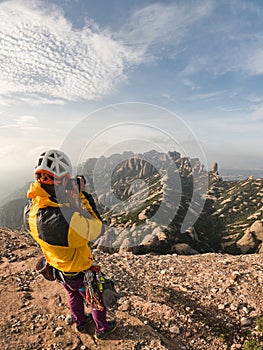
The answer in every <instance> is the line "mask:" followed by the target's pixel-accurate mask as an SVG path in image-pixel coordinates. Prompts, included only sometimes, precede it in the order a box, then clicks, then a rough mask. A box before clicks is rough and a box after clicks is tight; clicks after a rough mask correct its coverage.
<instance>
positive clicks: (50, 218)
mask: <svg viewBox="0 0 263 350" xmlns="http://www.w3.org/2000/svg"><path fill="white" fill-rule="evenodd" d="M27 197H28V198H30V200H29V201H28V203H27V205H26V207H25V211H24V223H25V226H26V229H27V230H28V232H29V233H30V234H31V235H32V237H33V238H34V240H35V241H36V242H37V243H38V244H39V245H40V247H41V249H42V251H43V254H44V256H45V258H46V260H47V262H48V263H49V264H50V265H51V266H53V267H55V268H56V269H58V270H61V271H63V272H80V271H83V270H86V269H88V268H89V267H90V266H91V264H92V261H93V257H92V254H91V251H90V248H89V246H88V242H89V241H92V240H94V239H95V238H97V237H98V236H99V235H100V233H101V230H102V222H101V219H100V217H99V215H98V214H97V212H96V210H95V209H94V207H92V203H90V202H92V200H91V199H92V197H91V199H90V200H89V198H90V195H88V194H87V193H86V192H81V193H80V199H81V203H82V207H83V208H85V211H83V210H81V209H79V210H78V209H76V208H75V209H74V208H72V206H71V205H70V204H69V203H63V204H61V203H60V204H59V203H57V201H56V198H54V197H52V196H51V195H50V194H49V193H48V192H46V191H45V190H44V189H43V188H42V187H41V185H40V184H39V183H38V182H37V181H36V182H34V183H33V184H31V186H30V188H29V190H28V192H27Z"/></svg>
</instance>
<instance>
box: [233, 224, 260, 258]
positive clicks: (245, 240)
mask: <svg viewBox="0 0 263 350" xmlns="http://www.w3.org/2000/svg"><path fill="white" fill-rule="evenodd" d="M262 242H263V225H262V222H261V221H260V220H256V221H255V222H254V223H253V224H252V225H251V226H250V228H248V229H247V230H246V231H245V234H244V235H243V237H242V238H241V239H240V240H239V241H237V247H238V248H239V249H240V250H241V253H242V254H246V253H250V252H251V253H254V252H256V251H258V252H261V251H262V248H261V247H262ZM260 245H261V247H260Z"/></svg>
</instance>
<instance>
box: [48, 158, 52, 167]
mask: <svg viewBox="0 0 263 350" xmlns="http://www.w3.org/2000/svg"><path fill="white" fill-rule="evenodd" d="M52 163H53V161H52V160H50V159H48V160H47V166H48V167H49V168H51V166H52Z"/></svg>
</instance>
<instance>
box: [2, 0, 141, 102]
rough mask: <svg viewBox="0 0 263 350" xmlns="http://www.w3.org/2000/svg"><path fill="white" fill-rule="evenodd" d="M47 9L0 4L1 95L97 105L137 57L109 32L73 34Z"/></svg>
mask: <svg viewBox="0 0 263 350" xmlns="http://www.w3.org/2000/svg"><path fill="white" fill-rule="evenodd" d="M45 6H46V3H45V2H41V1H19V0H11V1H6V2H3V3H1V4H0V41H1V46H0V67H1V68H0V78H1V83H0V95H6V94H17V93H18V94H20V95H21V94H22V95H24V94H32V93H33V94H35V95H36V96H38V95H39V96H40V97H42V98H43V96H44V98H46V97H48V98H51V99H55V100H57V99H62V100H78V99H87V100H95V99H97V98H99V97H100V96H103V95H105V94H108V93H110V91H111V90H112V89H113V88H114V87H115V85H116V83H117V82H118V81H121V80H122V79H123V78H124V77H125V69H126V66H127V65H129V64H133V62H135V61H136V53H135V52H134V51H132V50H130V49H129V48H128V47H126V46H125V45H122V44H121V43H120V42H118V41H116V40H114V39H113V38H112V37H111V34H110V33H108V32H107V33H106V32H102V31H101V32H99V30H96V29H94V28H91V27H88V26H86V27H84V28H82V29H81V30H75V29H74V28H73V27H72V25H71V23H70V22H68V21H67V20H66V19H65V18H64V17H63V14H62V13H61V11H60V10H59V9H58V8H55V7H49V8H47V7H45ZM49 6H50V5H49Z"/></svg>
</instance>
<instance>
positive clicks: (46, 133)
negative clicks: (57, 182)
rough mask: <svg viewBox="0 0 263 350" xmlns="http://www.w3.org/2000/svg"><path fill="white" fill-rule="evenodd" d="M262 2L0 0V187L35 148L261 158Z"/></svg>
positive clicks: (234, 160) (15, 179)
mask: <svg viewBox="0 0 263 350" xmlns="http://www.w3.org/2000/svg"><path fill="white" fill-rule="evenodd" d="M262 16H263V2H259V1H256V0H240V1H232V2H229V1H227V0H222V1H217V0H185V1H180V0H165V1H162V0H159V1H158V0H126V1H118V0H110V1H107V2H106V1H102V0H98V1H96V2H94V1H92V0H72V1H68V0H45V1H44V0H25V1H21V0H5V1H1V2H0V18H1V21H0V39H1V46H0V63H1V64H0V76H1V83H0V136H1V137H0V159H1V164H2V166H1V173H0V182H1V189H0V193H4V192H9V191H10V190H12V188H16V187H18V186H19V185H20V184H21V183H22V182H24V180H26V178H27V177H29V179H30V176H31V175H30V173H31V171H32V172H33V166H34V162H35V160H36V158H37V156H38V155H39V154H40V153H41V152H42V151H44V150H47V149H51V148H62V149H64V150H65V151H67V152H68V153H69V156H70V157H71V158H72V159H73V161H74V162H78V161H79V157H82V156H84V154H85V155H89V157H93V156H101V155H105V154H109V153H110V152H111V151H112V150H113V149H121V150H123V149H125V148H127V147H128V146H129V147H131V148H134V149H135V150H136V149H138V148H140V147H141V148H142V149H147V148H153V149H157V150H164V151H168V150H176V151H179V152H180V153H182V154H185V155H187V156H190V157H200V158H202V162H204V163H205V164H207V165H208V168H209V167H210V166H211V165H212V164H213V163H214V162H218V164H219V167H222V168H241V169H242V168H251V169H254V168H262V167H263V161H262V149H263V138H262V120H263V95H262V85H263V65H262V60H263V22H262Z"/></svg>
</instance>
